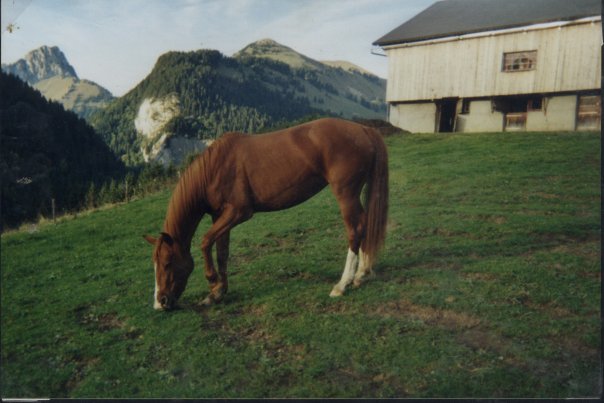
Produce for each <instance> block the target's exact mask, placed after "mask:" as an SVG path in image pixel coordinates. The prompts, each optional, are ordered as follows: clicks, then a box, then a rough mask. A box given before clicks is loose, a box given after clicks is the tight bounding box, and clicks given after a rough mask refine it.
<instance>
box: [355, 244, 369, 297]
mask: <svg viewBox="0 0 604 403" xmlns="http://www.w3.org/2000/svg"><path fill="white" fill-rule="evenodd" d="M367 274H372V271H371V262H370V261H369V256H367V254H366V253H365V252H363V248H362V247H361V249H359V268H358V269H357V272H356V274H355V275H354V286H355V287H359V286H360V285H361V284H362V283H363V277H365V276H366V275H367Z"/></svg>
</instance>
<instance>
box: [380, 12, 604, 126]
mask: <svg viewBox="0 0 604 403" xmlns="http://www.w3.org/2000/svg"><path fill="white" fill-rule="evenodd" d="M373 45H374V46H377V47H379V48H381V49H382V50H383V52H384V53H385V55H386V56H387V57H388V84H387V89H386V101H387V102H388V106H389V111H388V115H389V120H390V123H392V124H393V125H394V126H398V127H400V128H403V129H406V130H409V131H412V132H453V131H455V132H490V131H554V130H555V131H565V130H599V129H600V122H601V97H600V87H601V65H602V61H601V46H602V17H601V0H444V1H439V2H436V3H434V4H433V5H432V6H430V7H428V8H427V9H425V10H424V11H422V12H421V13H419V14H417V15H416V16H415V17H413V18H411V19H410V20H408V21H406V22H404V23H403V24H402V25H400V26H399V27H397V28H395V29H394V30H392V31H391V32H388V33H387V34H385V35H384V36H382V37H381V38H379V39H378V40H376V41H375V42H374V43H373Z"/></svg>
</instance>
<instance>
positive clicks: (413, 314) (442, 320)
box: [375, 300, 480, 329]
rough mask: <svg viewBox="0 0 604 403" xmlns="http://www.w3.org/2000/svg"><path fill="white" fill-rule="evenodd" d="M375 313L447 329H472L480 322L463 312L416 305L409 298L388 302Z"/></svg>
mask: <svg viewBox="0 0 604 403" xmlns="http://www.w3.org/2000/svg"><path fill="white" fill-rule="evenodd" d="M375 314H377V315H379V316H382V317H394V318H412V319H417V320H421V321H422V322H424V323H426V324H428V325H436V326H441V327H444V328H446V329H471V328H473V327H476V326H478V325H479V324H480V319H478V318H476V317H474V316H471V315H468V314H466V313H463V312H456V311H452V310H449V309H436V308H432V307H429V306H423V305H416V304H413V303H411V302H410V301H407V300H401V301H391V302H387V303H386V304H384V305H381V306H379V307H377V308H376V309H375Z"/></svg>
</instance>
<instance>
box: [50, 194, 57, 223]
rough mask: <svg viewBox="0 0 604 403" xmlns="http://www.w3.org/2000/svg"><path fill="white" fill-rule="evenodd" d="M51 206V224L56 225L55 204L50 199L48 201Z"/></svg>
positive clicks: (53, 200)
mask: <svg viewBox="0 0 604 403" xmlns="http://www.w3.org/2000/svg"><path fill="white" fill-rule="evenodd" d="M50 202H51V205H52V222H53V223H55V224H56V223H57V215H56V203H55V199H54V198H52V199H50Z"/></svg>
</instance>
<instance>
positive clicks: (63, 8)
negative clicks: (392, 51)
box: [1, 0, 436, 96]
mask: <svg viewBox="0 0 604 403" xmlns="http://www.w3.org/2000/svg"><path fill="white" fill-rule="evenodd" d="M435 1H436V0H1V3H2V10H1V11H2V45H1V46H2V47H1V56H2V63H13V62H15V61H17V60H18V59H20V58H22V57H23V56H25V54H27V53H28V52H29V51H31V50H34V49H37V48H39V47H40V46H42V45H47V46H58V47H59V48H60V49H61V50H62V51H63V53H64V54H65V56H66V57H67V60H68V61H69V62H70V64H71V65H72V66H73V67H74V68H75V70H76V73H77V74H78V76H79V77H80V78H85V79H88V80H92V81H94V82H96V83H98V84H100V85H102V86H103V87H105V88H107V89H108V90H109V91H111V92H112V93H113V94H114V95H116V96H121V95H123V94H125V93H126V92H128V91H129V90H130V89H132V88H133V87H135V86H136V85H137V84H138V83H139V82H140V81H141V80H143V79H144V78H145V77H146V76H147V75H148V74H149V73H150V72H151V70H152V68H153V65H154V64H155V62H156V60H157V58H158V57H159V56H160V55H161V54H163V53H165V52H167V51H171V50H180V51H191V50H198V49H216V50H219V51H220V52H222V53H223V54H224V55H226V56H231V55H232V54H233V53H235V52H237V51H238V50H240V49H242V48H243V47H245V46H246V45H248V44H250V43H252V42H254V41H256V40H259V39H264V38H271V39H273V40H275V41H277V42H279V43H281V44H283V45H285V46H289V47H290V48H293V49H294V50H296V51H297V52H299V53H302V54H304V55H306V56H309V57H311V58H313V59H316V60H346V61H349V62H352V63H354V64H356V65H358V66H360V67H362V68H364V69H366V70H369V71H370V72H372V73H374V74H376V75H378V76H380V77H382V78H385V77H386V73H387V58H386V57H384V56H376V55H374V54H372V53H371V51H372V42H374V41H375V40H377V39H378V38H380V37H381V36H383V35H385V34H386V33H388V32H390V31H391V30H392V29H394V28H396V27H397V26H399V25H400V24H402V23H403V22H405V21H407V20H408V19H410V18H412V17H413V16H415V15H416V14H417V13H419V12H421V11H422V10H424V9H425V8H427V7H428V6H430V5H431V4H432V3H434V2H435Z"/></svg>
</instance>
